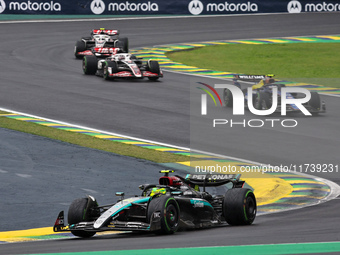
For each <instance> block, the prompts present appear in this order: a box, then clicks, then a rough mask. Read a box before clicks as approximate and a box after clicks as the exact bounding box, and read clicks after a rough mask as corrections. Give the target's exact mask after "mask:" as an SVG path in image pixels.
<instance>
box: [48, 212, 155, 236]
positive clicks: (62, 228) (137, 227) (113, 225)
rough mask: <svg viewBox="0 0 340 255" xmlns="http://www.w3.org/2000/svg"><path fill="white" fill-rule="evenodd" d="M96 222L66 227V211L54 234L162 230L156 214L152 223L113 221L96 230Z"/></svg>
mask: <svg viewBox="0 0 340 255" xmlns="http://www.w3.org/2000/svg"><path fill="white" fill-rule="evenodd" d="M93 225H94V221H92V222H79V223H77V224H71V225H65V219H64V211H61V212H60V213H59V215H58V218H57V220H56V222H55V224H54V227H53V231H54V232H70V231H73V230H80V231H87V232H103V231H149V232H153V231H157V230H160V229H161V223H160V217H158V215H157V214H154V215H153V216H152V218H151V222H150V223H145V222H138V221H130V222H128V221H127V222H123V221H117V220H113V221H111V222H109V223H108V224H107V225H105V226H103V227H100V228H94V227H93Z"/></svg>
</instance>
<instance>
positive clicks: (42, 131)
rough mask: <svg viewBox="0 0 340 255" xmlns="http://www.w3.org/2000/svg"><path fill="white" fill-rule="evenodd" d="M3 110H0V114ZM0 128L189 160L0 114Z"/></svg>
mask: <svg viewBox="0 0 340 255" xmlns="http://www.w3.org/2000/svg"><path fill="white" fill-rule="evenodd" d="M4 113H5V112H2V111H0V114H4ZM0 128H6V129H13V130H17V131H20V132H25V133H29V134H33V135H39V136H43V137H48V138H51V139H55V140H59V141H63V142H67V143H71V144H76V145H80V146H83V147H88V148H93V149H98V150H103V151H108V152H112V153H116V154H119V155H125V156H130V157H135V158H140V159H145V160H150V161H153V162H157V163H169V162H181V161H188V160H190V158H189V157H187V156H182V155H175V154H172V153H167V152H161V151H156V150H151V149H146V148H141V147H138V146H133V145H128V144H122V143H119V142H114V141H109V140H104V139H100V138H96V137H92V136H89V135H84V134H79V133H73V132H69V131H64V130H60V129H56V128H51V127H46V126H42V125H39V124H36V123H31V122H25V121H20V120H15V119H10V118H6V117H1V116H0Z"/></svg>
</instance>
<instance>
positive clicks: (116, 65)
mask: <svg viewBox="0 0 340 255" xmlns="http://www.w3.org/2000/svg"><path fill="white" fill-rule="evenodd" d="M83 72H84V73H85V74H90V75H94V74H95V75H97V76H101V77H103V78H104V79H105V80H113V79H115V78H137V79H142V78H144V77H147V78H149V80H157V79H158V78H160V77H163V72H162V70H161V69H160V67H159V63H158V62H157V61H154V60H148V61H143V60H142V59H140V58H137V57H136V56H134V55H132V54H129V53H116V54H115V53H112V55H111V56H110V57H108V58H106V59H100V58H97V57H96V56H85V57H84V58H83Z"/></svg>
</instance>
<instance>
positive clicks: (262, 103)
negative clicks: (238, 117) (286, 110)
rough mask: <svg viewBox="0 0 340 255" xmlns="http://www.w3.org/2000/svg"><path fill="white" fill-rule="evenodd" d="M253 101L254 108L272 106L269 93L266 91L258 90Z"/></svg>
mask: <svg viewBox="0 0 340 255" xmlns="http://www.w3.org/2000/svg"><path fill="white" fill-rule="evenodd" d="M254 101H255V102H254V108H255V109H257V110H268V109H270V108H271V107H272V98H271V95H269V94H268V93H266V92H258V93H257V96H256V97H255V100H254Z"/></svg>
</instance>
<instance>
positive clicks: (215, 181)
mask: <svg viewBox="0 0 340 255" xmlns="http://www.w3.org/2000/svg"><path fill="white" fill-rule="evenodd" d="M161 172H162V173H164V176H162V177H161V178H160V179H159V184H144V185H140V186H139V188H140V189H141V190H142V193H141V195H139V196H135V197H131V198H127V199H124V193H123V192H117V193H116V195H117V196H120V197H121V199H119V200H118V201H117V202H116V203H114V204H110V205H103V206H100V205H98V203H97V200H96V199H95V198H94V197H92V196H88V197H86V198H79V199H76V200H74V201H73V202H72V203H71V205H70V207H69V210H68V216H67V218H68V225H65V219H64V211H61V212H60V213H59V215H58V218H57V220H56V222H55V225H54V228H53V229H54V231H55V232H63V231H71V232H72V234H73V235H75V236H79V237H91V236H93V235H94V234H95V233H96V232H101V231H112V230H120V231H147V232H155V233H162V234H173V233H175V232H176V231H177V230H178V229H195V228H206V227H213V226H221V225H227V223H228V224H229V225H251V224H252V223H253V221H254V219H255V216H256V199H255V195H254V193H253V192H252V191H251V190H250V189H247V188H243V186H244V181H241V180H240V179H239V177H240V175H225V174H188V175H187V176H186V177H185V178H183V177H181V176H178V175H176V176H169V173H171V172H174V171H172V170H162V171H161ZM227 183H231V184H232V188H230V189H228V190H227V192H226V193H225V194H222V195H211V194H210V193H208V192H207V191H206V188H207V187H215V188H216V187H217V186H221V185H224V184H227ZM200 189H202V191H200Z"/></svg>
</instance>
